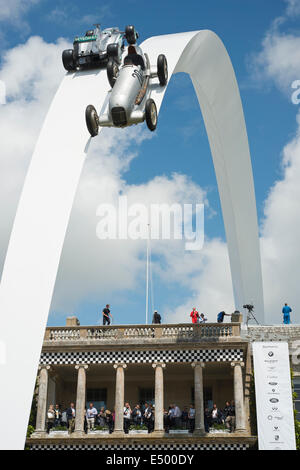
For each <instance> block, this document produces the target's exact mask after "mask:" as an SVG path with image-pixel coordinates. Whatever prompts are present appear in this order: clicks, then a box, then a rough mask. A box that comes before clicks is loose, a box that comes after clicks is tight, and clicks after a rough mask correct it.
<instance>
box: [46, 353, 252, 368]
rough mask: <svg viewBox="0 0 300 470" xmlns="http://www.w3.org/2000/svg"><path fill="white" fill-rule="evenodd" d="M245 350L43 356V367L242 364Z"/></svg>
mask: <svg viewBox="0 0 300 470" xmlns="http://www.w3.org/2000/svg"><path fill="white" fill-rule="evenodd" d="M242 360H243V350H242V349H188V350H186V349H182V350H150V351H83V352H44V353H42V354H41V359H40V364H49V365H51V364H115V363H124V364H147V363H152V362H165V363H172V362H173V363H178V362H179V363H184V362H194V361H195V362H199V361H201V362H228V361H242Z"/></svg>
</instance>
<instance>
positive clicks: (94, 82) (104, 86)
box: [0, 31, 264, 449]
mask: <svg viewBox="0 0 300 470" xmlns="http://www.w3.org/2000/svg"><path fill="white" fill-rule="evenodd" d="M142 47H143V49H144V51H145V52H147V53H148V54H149V57H150V60H151V63H155V62H156V58H157V55H158V54H160V53H163V54H165V55H166V57H167V60H168V66H169V76H171V75H172V74H173V73H176V72H186V73H189V74H190V77H191V79H192V82H193V84H194V88H195V91H196V94H197V96H198V100H199V103H200V107H201V111H202V114H203V117H204V121H205V126H206V130H207V134H208V138H209V142H210V147H211V153H212V157H213V163H214V167H215V171H216V176H217V182H218V187H219V193H220V199H221V205H222V211H223V217H224V223H225V230H226V236H227V243H228V250H229V256H230V264H231V272H232V282H233V289H234V296H235V301H236V307H237V308H241V306H242V304H243V303H245V302H250V301H253V302H254V303H255V306H256V310H257V312H258V317H259V319H260V321H263V318H264V310H263V292H262V277H261V264H260V251H259V241H258V227H257V215H256V204H255V195H254V185H253V177H252V168H251V161H250V154H249V148H248V140H247V133H246V127H245V122H244V115H243V110H242V105H241V100H240V95H239V90H238V86H237V83H236V79H235V74H234V71H233V68H232V65H231V61H230V59H229V57H228V54H227V52H226V50H225V48H224V46H223V44H222V42H221V40H220V39H219V38H218V37H217V36H216V35H215V34H214V33H212V32H211V31H198V32H197V31H196V32H189V33H180V34H171V35H166V36H158V37H153V38H150V39H148V40H146V41H145V42H144V43H143V44H142ZM108 90H109V85H108V81H107V77H106V71H103V70H101V71H100V70H96V71H93V72H80V73H75V74H67V75H66V76H65V78H64V79H63V81H62V83H61V85H60V87H59V89H58V91H57V93H56V96H55V98H54V100H53V102H52V104H51V107H50V109H49V112H48V115H47V117H46V119H45V122H44V125H43V128H42V131H41V133H40V136H39V139H38V141H37V144H36V148H35V151H34V154H33V157H32V161H31V164H30V167H29V170H28V173H27V176H26V180H25V184H24V188H23V192H22V195H21V198H20V202H19V206H18V210H17V214H16V218H15V222H14V226H13V230H12V233H11V237H10V241H9V246H8V251H7V256H6V261H5V265H4V270H3V275H2V281H1V286H0V346H1V347H0V351H2V353H3V354H2V357H0V384H1V386H0V416H1V421H2V422H3V423H5V426H1V427H0V448H1V449H22V448H23V446H24V441H25V435H26V428H27V423H28V417H29V411H30V406H31V400H32V394H33V389H34V384H35V378H36V373H37V368H38V363H39V356H40V351H41V347H42V342H43V336H44V331H45V327H46V323H47V318H48V312H49V308H50V303H51V299H52V294H53V289H54V284H55V279H56V275H57V270H58V265H59V260H60V256H61V250H62V247H63V243H64V238H65V233H66V229H67V225H68V220H69V216H70V212H71V208H72V204H73V200H74V196H75V192H76V188H77V185H78V181H79V178H80V174H81V170H82V167H83V163H84V161H85V158H86V153H87V149H88V142H89V134H88V131H87V130H86V125H85V117H84V115H85V107H86V105H87V104H89V103H98V104H99V106H98V111H99V110H100V109H101V107H102V105H103V103H105V100H106V98H107V92H108ZM164 93H165V89H161V88H160V87H157V88H156V89H155V90H154V91H153V94H152V97H153V98H154V100H155V102H156V105H157V108H158V110H159V108H160V105H161V102H162V100H163V97H164ZM9 405H11V406H9Z"/></svg>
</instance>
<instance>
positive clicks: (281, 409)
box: [253, 342, 296, 450]
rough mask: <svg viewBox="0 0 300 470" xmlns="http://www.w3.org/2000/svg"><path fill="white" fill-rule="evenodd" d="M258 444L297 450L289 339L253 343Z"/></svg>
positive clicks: (265, 447) (272, 448) (274, 448)
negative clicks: (286, 340) (287, 340)
mask: <svg viewBox="0 0 300 470" xmlns="http://www.w3.org/2000/svg"><path fill="white" fill-rule="evenodd" d="M253 360H254V378H255V395H256V412H257V427H258V446H259V449H260V450H296V439H295V425H294V413H293V400H292V386H291V374H290V360H289V350H288V343H286V342H270V343H267V342H254V343H253Z"/></svg>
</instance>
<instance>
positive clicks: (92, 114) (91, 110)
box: [85, 104, 99, 137]
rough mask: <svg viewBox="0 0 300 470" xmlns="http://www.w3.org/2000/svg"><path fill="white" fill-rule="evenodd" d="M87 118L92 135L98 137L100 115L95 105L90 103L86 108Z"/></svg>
mask: <svg viewBox="0 0 300 470" xmlns="http://www.w3.org/2000/svg"><path fill="white" fill-rule="evenodd" d="M85 120H86V125H87V128H88V131H89V133H90V134H91V136H92V137H96V135H98V132H99V117H98V113H97V111H96V109H95V107H94V106H93V105H92V104H89V105H88V106H87V107H86V110H85Z"/></svg>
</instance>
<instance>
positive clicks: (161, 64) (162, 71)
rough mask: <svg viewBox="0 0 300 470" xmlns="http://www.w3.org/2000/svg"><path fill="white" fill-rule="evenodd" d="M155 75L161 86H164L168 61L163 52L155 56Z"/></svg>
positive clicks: (166, 78)
mask: <svg viewBox="0 0 300 470" xmlns="http://www.w3.org/2000/svg"><path fill="white" fill-rule="evenodd" d="M157 76H158V80H159V83H160V85H161V86H165V85H166V84H167V82H168V62H167V58H166V56H165V55H164V54H159V56H158V57H157Z"/></svg>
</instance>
